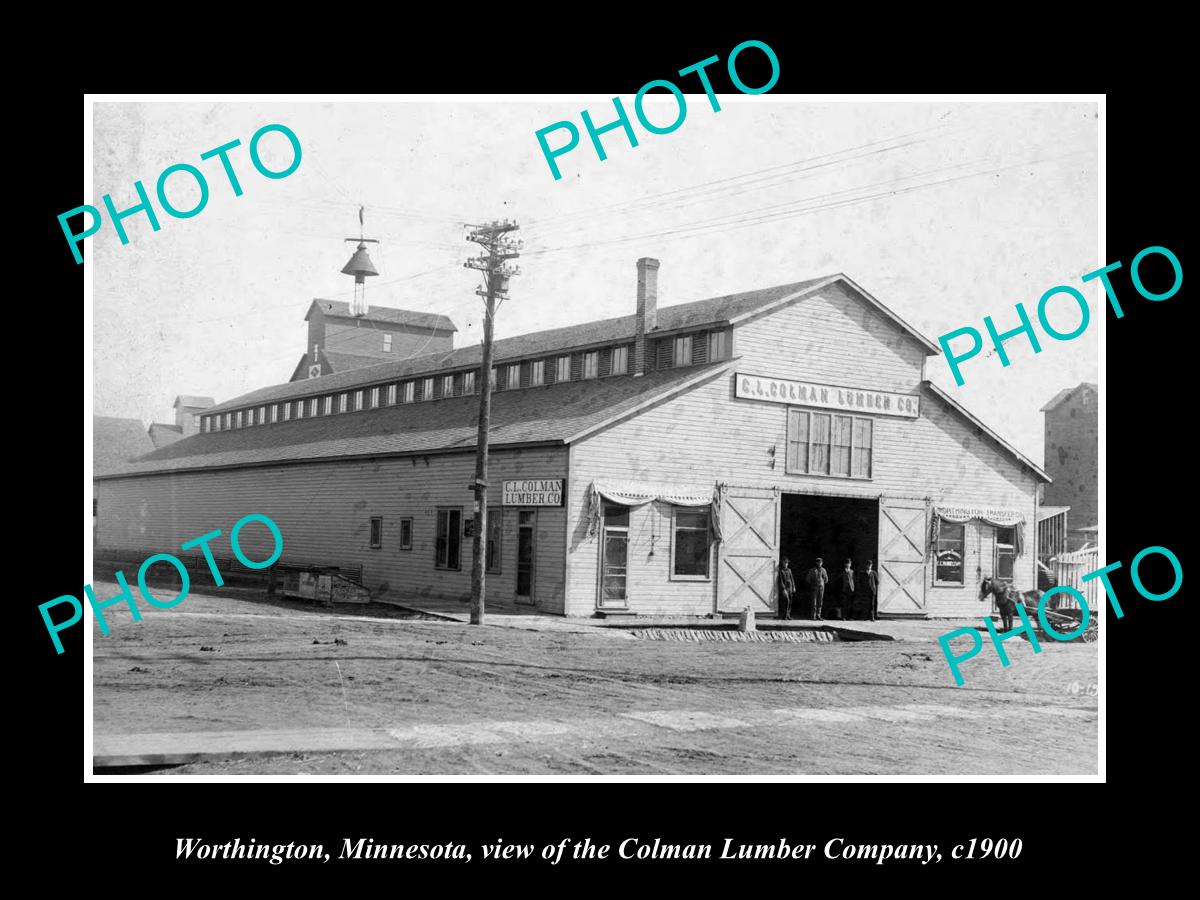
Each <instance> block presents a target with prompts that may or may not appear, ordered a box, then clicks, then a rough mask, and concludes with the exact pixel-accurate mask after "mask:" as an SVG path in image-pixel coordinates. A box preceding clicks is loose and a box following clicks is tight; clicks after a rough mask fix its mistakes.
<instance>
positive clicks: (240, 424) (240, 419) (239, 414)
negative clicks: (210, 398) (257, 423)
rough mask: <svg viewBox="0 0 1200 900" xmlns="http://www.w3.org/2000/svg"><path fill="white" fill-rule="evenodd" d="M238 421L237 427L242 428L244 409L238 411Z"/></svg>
mask: <svg viewBox="0 0 1200 900" xmlns="http://www.w3.org/2000/svg"><path fill="white" fill-rule="evenodd" d="M236 422H237V424H236V426H235V427H236V428H241V427H242V411H241V410H240V409H239V410H238V411H237V419H236Z"/></svg>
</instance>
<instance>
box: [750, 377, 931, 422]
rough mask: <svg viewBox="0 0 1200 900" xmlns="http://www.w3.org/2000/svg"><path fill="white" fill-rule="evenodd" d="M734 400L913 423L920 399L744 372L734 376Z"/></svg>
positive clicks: (917, 413)
mask: <svg viewBox="0 0 1200 900" xmlns="http://www.w3.org/2000/svg"><path fill="white" fill-rule="evenodd" d="M734 396H736V397H737V398H738V399H739V400H766V401H768V402H770V403H787V404H789V405H792V406H817V407H820V408H822V409H844V410H848V411H850V412H869V413H874V414H876V415H881V416H903V417H905V418H908V419H916V418H919V417H920V415H921V404H920V401H921V398H920V397H918V396H917V395H916V394H894V393H892V392H891V391H868V390H863V389H862V388H854V387H837V386H835V385H828V384H812V383H811V382H808V381H792V380H791V379H788V378H768V377H766V376H763V375H750V374H749V373H746V372H738V373H737V381H736V388H735V394H734Z"/></svg>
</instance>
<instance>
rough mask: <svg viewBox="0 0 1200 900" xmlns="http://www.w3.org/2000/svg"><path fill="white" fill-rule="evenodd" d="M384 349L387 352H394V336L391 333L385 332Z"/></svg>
mask: <svg viewBox="0 0 1200 900" xmlns="http://www.w3.org/2000/svg"><path fill="white" fill-rule="evenodd" d="M383 351H384V352H385V353H391V352H392V336H391V335H390V334H385V335H384V336H383Z"/></svg>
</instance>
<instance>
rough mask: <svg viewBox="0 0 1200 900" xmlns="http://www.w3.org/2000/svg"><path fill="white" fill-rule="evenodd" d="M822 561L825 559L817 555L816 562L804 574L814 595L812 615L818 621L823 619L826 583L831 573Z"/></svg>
mask: <svg viewBox="0 0 1200 900" xmlns="http://www.w3.org/2000/svg"><path fill="white" fill-rule="evenodd" d="M822 562H823V560H822V559H821V558H820V557H817V561H816V564H815V565H813V567H812V568H811V569H809V570H808V571H807V572H806V573H805V575H804V583H805V584H806V585H808V592H809V594H810V596H811V597H812V616H813V618H814V619H816V620H817V621H818V622H819V621H821V606H822V605H823V604H824V602H825V583H826V582H827V581H829V573H828V572H826V571H825V567H824V566H823V565H822V564H821V563H822Z"/></svg>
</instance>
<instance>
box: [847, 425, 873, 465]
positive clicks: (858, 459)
mask: <svg viewBox="0 0 1200 900" xmlns="http://www.w3.org/2000/svg"><path fill="white" fill-rule="evenodd" d="M874 430H875V423H874V422H872V421H871V420H870V419H857V418H856V419H855V420H854V445H853V449H852V451H851V462H850V477H851V478H870V477H871V439H872V432H873V431H874Z"/></svg>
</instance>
